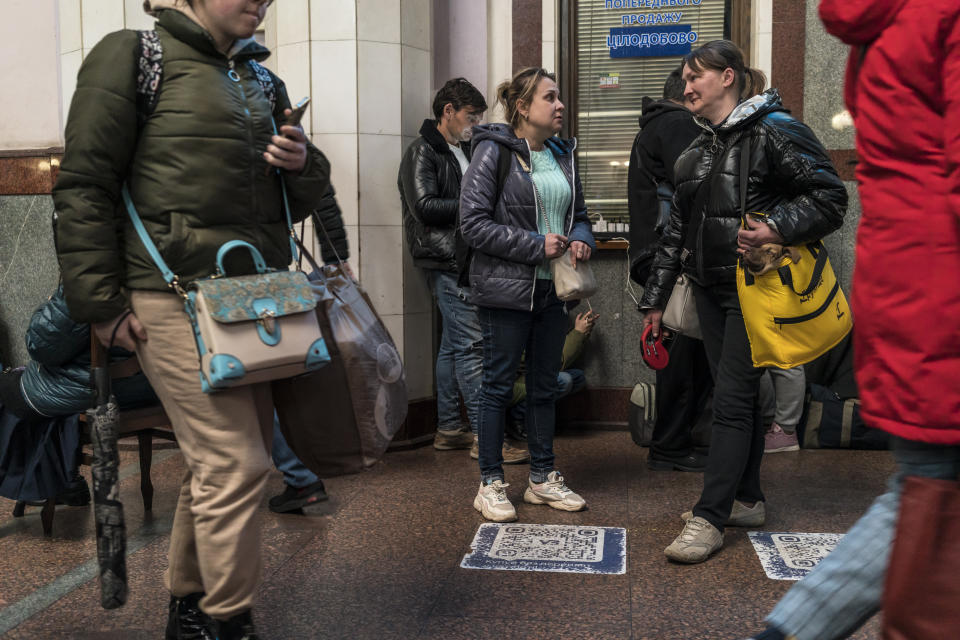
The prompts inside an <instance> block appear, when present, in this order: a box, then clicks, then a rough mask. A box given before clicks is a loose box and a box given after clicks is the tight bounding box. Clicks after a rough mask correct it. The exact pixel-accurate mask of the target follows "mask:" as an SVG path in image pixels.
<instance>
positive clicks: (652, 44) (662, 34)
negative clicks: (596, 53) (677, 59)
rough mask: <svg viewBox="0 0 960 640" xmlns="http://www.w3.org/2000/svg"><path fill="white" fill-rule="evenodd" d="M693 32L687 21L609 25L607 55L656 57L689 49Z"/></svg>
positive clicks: (616, 56) (671, 54) (688, 50)
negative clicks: (685, 22)
mask: <svg viewBox="0 0 960 640" xmlns="http://www.w3.org/2000/svg"><path fill="white" fill-rule="evenodd" d="M696 41H697V33H696V32H695V31H693V30H692V27H691V25H689V24H677V25H663V26H659V27H612V28H611V29H610V35H609V36H607V47H609V49H610V57H611V58H657V57H664V56H685V55H687V54H688V53H690V49H691V45H692V43H694V42H696Z"/></svg>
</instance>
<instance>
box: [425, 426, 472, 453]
mask: <svg viewBox="0 0 960 640" xmlns="http://www.w3.org/2000/svg"><path fill="white" fill-rule="evenodd" d="M472 444H473V434H472V433H470V432H469V431H440V430H439V429H438V430H437V435H435V436H433V448H434V449H436V450H437V451H452V450H453V449H469V448H470V445H472Z"/></svg>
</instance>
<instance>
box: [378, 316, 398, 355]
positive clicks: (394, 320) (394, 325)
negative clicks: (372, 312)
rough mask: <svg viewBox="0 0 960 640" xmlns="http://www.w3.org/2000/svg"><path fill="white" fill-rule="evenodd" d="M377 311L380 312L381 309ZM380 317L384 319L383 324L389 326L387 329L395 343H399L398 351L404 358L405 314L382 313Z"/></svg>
mask: <svg viewBox="0 0 960 640" xmlns="http://www.w3.org/2000/svg"><path fill="white" fill-rule="evenodd" d="M377 311H378V312H379V309H378V310H377ZM380 319H381V320H383V326H385V327H386V328H387V331H388V332H389V333H390V337H391V338H393V342H394V344H396V345H397V351H399V352H400V359H401V360H403V359H404V348H403V347H404V343H403V316H402V315H399V314H395V313H388V314H383V313H381V314H380Z"/></svg>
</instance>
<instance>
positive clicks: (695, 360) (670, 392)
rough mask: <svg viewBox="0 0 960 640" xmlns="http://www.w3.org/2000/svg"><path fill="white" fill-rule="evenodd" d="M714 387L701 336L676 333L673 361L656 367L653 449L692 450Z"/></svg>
mask: <svg viewBox="0 0 960 640" xmlns="http://www.w3.org/2000/svg"><path fill="white" fill-rule="evenodd" d="M712 390H713V374H712V373H711V371H710V363H709V361H708V359H707V352H706V349H705V348H704V346H703V341H702V340H696V339H694V338H688V337H686V336H677V337H676V338H674V339H673V343H672V344H671V345H670V363H669V364H668V365H667V366H666V368H664V369H660V370H659V371H657V390H656V395H657V421H656V423H655V424H654V427H653V437H652V439H651V442H650V452H651V453H652V454H654V455H659V456H667V457H683V456H687V455H690V454H691V453H692V452H693V448H694V445H695V444H696V442H695V441H694V438H693V430H694V427H695V426H697V423H698V421H699V420H700V418H701V416H702V414H703V412H704V410H707V411H709V407H707V401H708V400H709V398H710V392H711V391H712Z"/></svg>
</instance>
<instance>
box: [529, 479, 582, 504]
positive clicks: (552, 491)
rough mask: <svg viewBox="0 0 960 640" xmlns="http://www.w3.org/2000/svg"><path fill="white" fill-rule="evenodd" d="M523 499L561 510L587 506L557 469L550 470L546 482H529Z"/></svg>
mask: <svg viewBox="0 0 960 640" xmlns="http://www.w3.org/2000/svg"><path fill="white" fill-rule="evenodd" d="M523 501H524V502H529V503H530V504H548V505H550V506H551V507H553V508H554V509H560V510H562V511H580V510H581V509H584V508H586V506H587V501H586V500H584V499H583V498H581V497H580V496H578V495H577V494H575V493H574V492H573V491H571V490H570V488H569V487H568V486H567V485H566V484H565V483H564V481H563V476H561V475H560V473H559V472H558V471H551V472H550V473H549V474H548V475H547V481H546V482H543V483H539V484H538V483H535V482H530V486H528V487H527V490H526V491H524V492H523Z"/></svg>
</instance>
